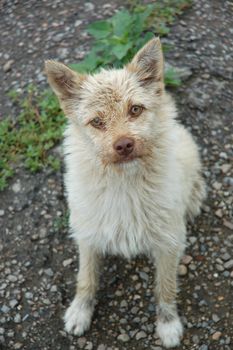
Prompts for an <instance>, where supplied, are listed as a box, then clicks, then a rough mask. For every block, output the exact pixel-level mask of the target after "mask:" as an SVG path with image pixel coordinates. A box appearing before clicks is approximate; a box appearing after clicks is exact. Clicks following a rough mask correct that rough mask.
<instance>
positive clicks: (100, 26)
mask: <svg viewBox="0 0 233 350" xmlns="http://www.w3.org/2000/svg"><path fill="white" fill-rule="evenodd" d="M87 31H88V33H89V34H91V35H93V36H94V38H96V39H102V38H106V37H107V36H108V35H109V34H110V33H111V31H112V25H111V23H109V22H108V21H97V22H94V23H92V24H90V25H89V26H88V28H87Z"/></svg>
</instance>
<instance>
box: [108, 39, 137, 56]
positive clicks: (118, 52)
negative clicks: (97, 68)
mask: <svg viewBox="0 0 233 350" xmlns="http://www.w3.org/2000/svg"><path fill="white" fill-rule="evenodd" d="M132 46H133V43H132V42H129V43H128V44H126V45H123V44H118V45H117V46H114V47H113V49H112V53H113V54H114V55H115V56H116V57H117V58H118V59H119V60H121V59H122V58H123V57H125V56H126V55H127V52H128V51H129V49H130V48H131V47H132Z"/></svg>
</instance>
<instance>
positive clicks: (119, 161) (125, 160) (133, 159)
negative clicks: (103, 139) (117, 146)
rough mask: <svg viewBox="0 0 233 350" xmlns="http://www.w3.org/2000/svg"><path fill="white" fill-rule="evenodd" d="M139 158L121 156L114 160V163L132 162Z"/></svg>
mask: <svg viewBox="0 0 233 350" xmlns="http://www.w3.org/2000/svg"><path fill="white" fill-rule="evenodd" d="M138 159H139V156H135V155H129V156H127V157H122V158H119V159H117V160H116V161H114V163H115V164H124V163H132V162H134V161H136V160H138Z"/></svg>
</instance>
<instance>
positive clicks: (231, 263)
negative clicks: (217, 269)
mask: <svg viewBox="0 0 233 350" xmlns="http://www.w3.org/2000/svg"><path fill="white" fill-rule="evenodd" d="M224 267H225V269H227V270H230V269H232V268H233V259H231V260H229V261H227V262H225V264H224Z"/></svg>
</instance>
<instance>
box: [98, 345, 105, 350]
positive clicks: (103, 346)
mask: <svg viewBox="0 0 233 350" xmlns="http://www.w3.org/2000/svg"><path fill="white" fill-rule="evenodd" d="M97 350H106V345H104V344H100V345H99V346H98V348H97Z"/></svg>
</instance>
